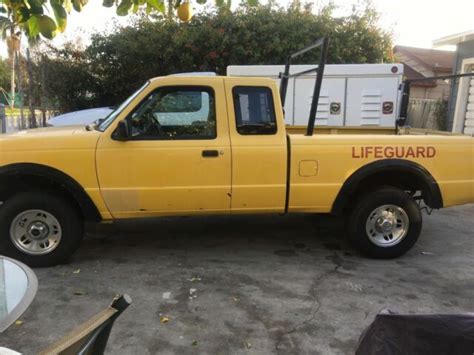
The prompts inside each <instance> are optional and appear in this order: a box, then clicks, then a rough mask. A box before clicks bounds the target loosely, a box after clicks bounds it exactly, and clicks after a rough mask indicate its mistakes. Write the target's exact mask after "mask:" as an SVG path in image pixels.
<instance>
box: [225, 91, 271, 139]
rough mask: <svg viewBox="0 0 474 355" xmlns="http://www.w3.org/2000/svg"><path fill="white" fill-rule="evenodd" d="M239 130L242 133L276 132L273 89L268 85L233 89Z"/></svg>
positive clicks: (261, 133)
mask: <svg viewBox="0 0 474 355" xmlns="http://www.w3.org/2000/svg"><path fill="white" fill-rule="evenodd" d="M233 96H234V108H235V119H236V125H237V132H238V133H239V134H242V135H263V134H276V133H277V125H276V118H275V108H274V105H273V96H272V91H271V90H270V89H269V88H266V87H256V86H236V87H234V89H233Z"/></svg>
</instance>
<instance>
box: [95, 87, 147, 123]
mask: <svg viewBox="0 0 474 355" xmlns="http://www.w3.org/2000/svg"><path fill="white" fill-rule="evenodd" d="M149 83H150V82H149V81H147V82H146V83H145V85H143V86H142V87H141V88H140V89H138V90H137V91H135V92H134V93H133V94H132V95H130V96H129V98H128V99H126V100H125V101H124V102H122V104H121V105H120V106H119V107H117V108H116V109H115V110H114V111H112V112H111V113H110V114H109V115H108V116H107V117H105V118H104V120H103V121H102V123H100V124H99V125H98V126H97V129H98V130H99V131H101V132H103V131H105V130H106V129H107V127H109V126H110V124H111V123H112V122H113V121H114V120H115V118H116V117H117V116H118V115H119V113H120V112H122V111H123V110H124V109H125V107H127V106H128V105H129V104H130V102H132V101H133V99H134V98H135V97H137V96H138V94H139V93H141V92H142V91H143V90H144V89H145V88H146V87H147V86H148V84H149Z"/></svg>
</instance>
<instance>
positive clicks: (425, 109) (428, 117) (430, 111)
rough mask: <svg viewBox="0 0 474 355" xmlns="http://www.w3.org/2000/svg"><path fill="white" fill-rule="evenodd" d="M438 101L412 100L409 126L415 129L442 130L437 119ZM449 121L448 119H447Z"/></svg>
mask: <svg viewBox="0 0 474 355" xmlns="http://www.w3.org/2000/svg"><path fill="white" fill-rule="evenodd" d="M438 105H439V103H438V100H430V99H410V102H409V104H408V124H409V125H410V126H411V127H414V128H427V129H435V130H442V129H443V127H441V126H440V122H439V119H438V117H437V112H436V111H437V108H438ZM445 119H447V117H445Z"/></svg>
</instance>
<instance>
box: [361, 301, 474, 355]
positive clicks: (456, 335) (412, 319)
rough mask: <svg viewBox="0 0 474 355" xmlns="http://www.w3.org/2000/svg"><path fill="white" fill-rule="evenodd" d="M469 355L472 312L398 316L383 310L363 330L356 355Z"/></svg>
mask: <svg viewBox="0 0 474 355" xmlns="http://www.w3.org/2000/svg"><path fill="white" fill-rule="evenodd" d="M379 354H383V355H394V354H397V355H398V354H410V355H422V354H423V355H425V354H429V355H434V354H450V355H472V354H474V313H465V314H427V315H417V314H413V315H412V314H408V315H405V314H397V313H393V312H391V311H390V310H384V311H382V312H380V313H379V314H378V315H377V316H375V320H374V321H373V322H372V324H370V325H369V326H368V327H367V329H365V330H364V332H363V333H362V335H361V337H360V339H359V346H358V348H357V350H356V355H379Z"/></svg>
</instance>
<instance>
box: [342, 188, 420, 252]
mask: <svg viewBox="0 0 474 355" xmlns="http://www.w3.org/2000/svg"><path fill="white" fill-rule="evenodd" d="M421 227H422V217H421V212H420V209H419V208H418V205H417V203H416V201H415V200H414V199H413V198H412V197H411V196H409V195H408V194H407V193H406V192H405V191H403V190H401V189H397V188H391V187H386V188H380V189H378V190H376V191H374V192H372V193H370V194H367V195H366V196H363V197H362V198H361V199H360V200H359V201H358V203H357V204H356V205H355V207H353V210H352V211H351V212H350V214H349V221H348V233H349V238H350V239H351V241H352V242H353V244H354V245H355V246H356V248H357V249H358V250H359V251H360V252H361V253H362V254H365V255H367V256H369V257H372V258H376V259H390V258H396V257H399V256H401V255H403V254H405V253H406V252H407V251H408V250H410V248H411V247H412V246H413V245H414V244H415V243H416V241H417V240H418V237H419V236H420V233H421Z"/></svg>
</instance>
